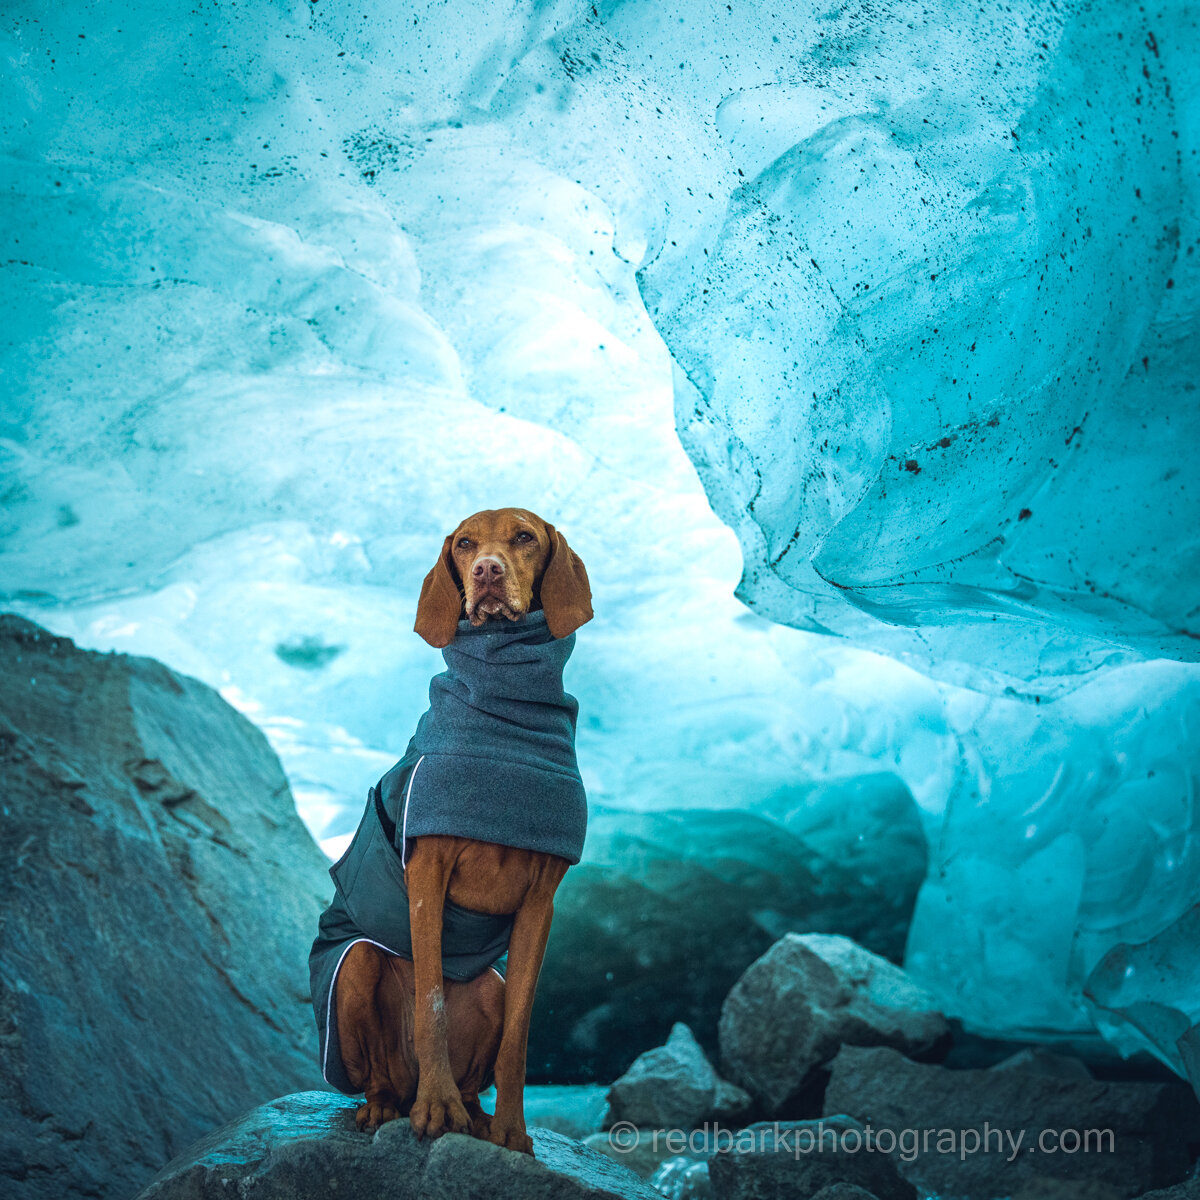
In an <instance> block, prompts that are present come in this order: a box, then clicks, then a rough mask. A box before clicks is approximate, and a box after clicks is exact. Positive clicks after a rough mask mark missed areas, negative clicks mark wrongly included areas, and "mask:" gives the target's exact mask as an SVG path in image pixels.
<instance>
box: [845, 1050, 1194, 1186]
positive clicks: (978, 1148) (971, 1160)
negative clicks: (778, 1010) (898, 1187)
mask: <svg viewBox="0 0 1200 1200" xmlns="http://www.w3.org/2000/svg"><path fill="white" fill-rule="evenodd" d="M825 1111H826V1112H827V1113H849V1114H850V1115H851V1116H853V1117H856V1118H857V1119H858V1120H860V1121H862V1122H863V1123H864V1125H867V1126H869V1127H871V1128H872V1129H873V1131H874V1137H875V1144H876V1145H880V1146H882V1148H884V1149H886V1150H889V1151H890V1152H891V1153H892V1154H893V1157H894V1158H895V1161H896V1165H897V1167H898V1168H899V1170H900V1172H901V1174H903V1175H904V1176H905V1177H906V1178H907V1179H909V1180H910V1181H911V1182H912V1183H914V1184H916V1185H917V1187H918V1188H923V1189H926V1190H927V1191H929V1192H933V1193H937V1194H939V1195H952V1196H956V1197H962V1198H963V1200H992V1198H993V1197H995V1196H996V1195H998V1194H1001V1193H1002V1194H1005V1195H1010V1194H1017V1193H1019V1192H1021V1191H1022V1190H1023V1191H1024V1192H1025V1193H1027V1194H1028V1195H1030V1196H1033V1195H1037V1194H1039V1192H1044V1193H1045V1194H1047V1195H1051V1194H1054V1193H1055V1192H1056V1191H1063V1187H1062V1186H1061V1185H1067V1186H1073V1187H1074V1189H1076V1191H1077V1192H1086V1190H1087V1188H1088V1187H1090V1188H1091V1194H1092V1195H1094V1196H1095V1197H1096V1200H1100V1197H1101V1196H1102V1195H1103V1196H1105V1197H1107V1196H1112V1197H1117V1198H1127V1197H1133V1196H1139V1195H1141V1194H1142V1193H1143V1192H1144V1191H1146V1190H1148V1189H1149V1188H1153V1187H1163V1186H1166V1185H1168V1184H1173V1183H1177V1182H1178V1181H1179V1180H1181V1179H1182V1178H1183V1177H1184V1176H1185V1175H1186V1174H1187V1171H1188V1168H1189V1166H1190V1165H1191V1159H1192V1154H1191V1151H1190V1149H1189V1147H1192V1146H1195V1145H1196V1143H1197V1141H1198V1140H1200V1104H1197V1102H1196V1098H1195V1097H1194V1096H1193V1095H1192V1092H1191V1089H1190V1088H1188V1087H1187V1086H1186V1085H1185V1084H1182V1083H1174V1082H1171V1083H1144V1082H1120V1083H1112V1082H1101V1081H1098V1080H1091V1079H1078V1078H1070V1077H1068V1076H1066V1075H1062V1074H1060V1075H1051V1074H1046V1073H1045V1072H1044V1071H1043V1070H1041V1069H1039V1068H1038V1066H1037V1065H1036V1064H1035V1065H1034V1066H1033V1067H1031V1068H1030V1069H1021V1067H1020V1066H1017V1067H1016V1068H1015V1069H1014V1068H1013V1067H1012V1065H1011V1064H1009V1067H1008V1069H1005V1070H996V1069H991V1070H986V1071H982V1070H964V1071H951V1070H947V1069H946V1068H944V1067H939V1066H934V1065H931V1064H923V1063H915V1062H912V1061H911V1060H909V1059H907V1058H905V1057H904V1056H903V1055H901V1054H898V1053H897V1052H896V1051H894V1050H888V1049H882V1048H873V1049H867V1048H861V1047H855V1046H847V1047H845V1048H843V1050H842V1051H841V1053H840V1054H838V1056H837V1058H836V1059H835V1060H834V1062H833V1071H832V1076H831V1078H830V1081H829V1086H828V1088H827V1089H826V1092H825ZM889 1131H890V1132H889ZM926 1131H928V1136H926ZM1064 1194H1065V1193H1064Z"/></svg>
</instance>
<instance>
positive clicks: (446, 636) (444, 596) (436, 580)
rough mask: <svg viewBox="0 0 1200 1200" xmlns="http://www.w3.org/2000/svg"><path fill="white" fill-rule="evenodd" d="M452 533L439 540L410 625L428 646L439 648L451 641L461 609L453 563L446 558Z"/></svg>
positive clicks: (448, 554) (459, 593) (460, 595)
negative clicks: (415, 617)
mask: <svg viewBox="0 0 1200 1200" xmlns="http://www.w3.org/2000/svg"><path fill="white" fill-rule="evenodd" d="M453 537H454V535H453V534H450V536H449V537H447V538H446V540H445V541H444V542H443V543H442V552H441V554H439V555H438V560H437V562H435V563H434V564H433V570H431V571H430V572H429V574H428V575H426V576H425V582H424V583H423V584H421V599H420V600H418V601H417V620H416V624H415V625H414V626H413V628H414V629H415V630H416V631H417V632H418V633H419V634H420V635H421V636H422V637H423V638H424V639H425V640H426V641H427V642H428V643H429V644H430V645H431V646H436V647H437V648H438V649H439V650H441V649H443V648H444V647H446V646H448V645H450V643H451V642H452V641H454V635H455V633H457V632H458V617H459V613H461V612H462V593H461V592H460V591H459V590H458V580H457V579H456V578H455V572H454V562H453V560H452V559H451V557H450V542H451V540H452V539H453Z"/></svg>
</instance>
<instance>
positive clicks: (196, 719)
mask: <svg viewBox="0 0 1200 1200" xmlns="http://www.w3.org/2000/svg"><path fill="white" fill-rule="evenodd" d="M0 763H2V764H3V785H2V789H3V790H2V794H0V874H3V877H4V879H5V882H6V886H5V888H4V889H3V891H2V892H0V1029H2V1030H3V1035H2V1036H0V1080H2V1081H3V1082H2V1083H0V1192H2V1193H3V1194H4V1195H5V1196H6V1197H12V1198H13V1200H61V1197H63V1196H88V1197H99V1198H102V1200H103V1198H109V1197H111V1198H112V1200H127V1198H128V1197H129V1196H130V1195H131V1194H132V1193H133V1192H134V1191H135V1190H136V1189H137V1188H138V1187H140V1186H141V1185H142V1184H143V1183H145V1181H146V1180H147V1179H148V1178H149V1177H150V1176H151V1175H152V1174H153V1173H154V1171H155V1170H157V1169H158V1168H159V1167H160V1166H161V1165H162V1164H163V1163H164V1162H166V1161H167V1160H168V1159H170V1158H171V1157H172V1156H173V1155H175V1154H177V1153H178V1152H179V1151H180V1150H181V1149H182V1148H183V1147H184V1146H186V1145H187V1144H188V1143H189V1142H191V1141H192V1140H194V1139H195V1138H196V1137H197V1136H199V1135H200V1134H201V1133H203V1132H204V1131H205V1130H207V1129H211V1128H212V1127H213V1126H214V1125H218V1124H220V1123H222V1122H223V1121H226V1120H228V1119H229V1117H230V1116H231V1115H233V1114H234V1113H237V1112H239V1111H242V1110H244V1109H245V1108H246V1107H247V1106H248V1105H251V1104H256V1103H260V1102H262V1101H263V1100H264V1099H267V1098H269V1097H270V1096H275V1095H279V1094H280V1093H281V1092H285V1091H291V1090H294V1089H295V1088H296V1087H298V1086H299V1087H308V1086H314V1085H317V1084H318V1083H319V1081H320V1079H319V1075H318V1073H317V1071H316V1067H315V1041H316V1036H315V1032H316V1031H315V1027H314V1025H313V1018H312V1010H311V1007H310V1005H309V1001H308V996H307V980H306V968H305V961H306V956H307V952H308V948H309V944H310V943H311V940H312V937H313V935H314V932H315V930H316V922H317V917H318V914H319V912H320V910H321V907H322V903H323V897H324V895H325V893H326V892H327V890H328V887H329V881H328V876H327V875H326V863H325V860H324V857H323V855H322V854H321V852H320V850H319V849H318V848H317V846H316V845H315V843H314V842H313V840H312V838H311V837H310V836H309V834H308V833H307V831H306V830H305V828H304V826H303V825H302V824H301V822H300V819H299V818H298V816H297V815H296V810H295V806H294V804H293V802H292V797H291V794H290V793H289V791H288V786H287V781H286V780H285V778H284V775H283V772H282V770H281V769H280V766H279V762H278V761H277V759H276V757H275V755H274V754H273V753H272V751H271V749H270V747H269V746H268V745H267V742H266V739H265V738H264V737H263V735H262V734H261V733H260V732H259V731H258V730H257V729H256V728H255V727H254V726H253V725H251V723H250V722H249V721H247V720H246V719H245V718H243V717H241V716H239V715H238V713H237V712H235V711H234V709H232V708H231V707H230V706H229V705H228V704H226V703H225V701H224V700H222V699H221V697H220V696H219V695H217V693H216V692H214V691H213V690H212V689H211V688H209V687H206V686H205V685H204V684H201V683H198V682H197V681H196V680H194V679H188V678H185V677H184V676H181V675H177V674H175V673H174V672H172V671H170V670H168V669H167V668H166V667H164V666H162V665H161V664H159V663H157V662H154V661H152V660H150V659H144V658H128V657H125V656H122V655H104V654H93V653H89V652H86V651H82V650H79V649H77V648H76V647H75V646H74V645H73V644H72V643H71V642H70V641H68V640H67V639H65V638H57V637H53V636H51V635H50V634H48V633H46V632H45V631H43V630H41V629H39V628H38V627H37V626H35V625H33V624H31V623H29V622H28V621H24V620H21V619H20V618H17V617H13V616H4V617H0Z"/></svg>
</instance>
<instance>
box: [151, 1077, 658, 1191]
mask: <svg viewBox="0 0 1200 1200" xmlns="http://www.w3.org/2000/svg"><path fill="white" fill-rule="evenodd" d="M530 1132H531V1135H532V1137H533V1145H534V1155H533V1157H532V1158H531V1157H529V1156H528V1155H525V1154H517V1153H514V1152H513V1151H511V1150H501V1149H500V1148H499V1147H498V1146H493V1145H491V1144H490V1143H488V1142H482V1141H478V1140H476V1139H475V1138H471V1137H467V1136H466V1135H463V1134H453V1133H452V1134H447V1135H446V1136H445V1137H441V1138H438V1139H437V1140H436V1141H434V1142H429V1141H426V1142H418V1141H417V1139H416V1137H415V1136H414V1135H413V1132H412V1127H411V1126H410V1125H409V1123H408V1122H407V1121H404V1120H400V1121H390V1122H388V1124H386V1125H384V1126H382V1127H381V1128H380V1129H379V1130H378V1132H376V1133H374V1134H369V1133H360V1132H359V1131H358V1130H357V1129H356V1128H355V1125H354V1104H353V1102H352V1101H349V1100H347V1099H346V1098H345V1097H344V1096H335V1095H332V1094H331V1093H329V1092H301V1093H299V1094H297V1095H293V1096H284V1097H282V1098H280V1099H278V1100H273V1101H271V1103H269V1104H264V1105H262V1106H261V1107H259V1108H256V1109H254V1110H253V1111H251V1112H248V1113H246V1114H245V1115H244V1116H242V1117H239V1118H238V1119H237V1120H236V1121H231V1122H230V1123H229V1124H228V1125H226V1126H225V1127H224V1128H222V1129H218V1130H217V1131H216V1132H214V1133H210V1134H209V1135H208V1136H207V1137H205V1138H203V1139H201V1140H200V1141H199V1142H197V1143H196V1145H194V1146H192V1147H191V1148H190V1149H189V1150H188V1151H187V1152H186V1153H184V1154H182V1155H180V1157H179V1158H177V1159H175V1161H174V1162H172V1163H170V1164H168V1165H167V1166H166V1167H164V1168H163V1170H162V1171H160V1172H159V1174H158V1175H157V1176H156V1177H155V1178H154V1179H153V1180H152V1181H151V1183H150V1185H149V1186H148V1187H147V1188H146V1189H145V1191H143V1192H142V1193H141V1194H140V1196H139V1197H138V1200H233V1198H234V1197H236V1198H237V1200H378V1198H379V1197H385V1196H386V1197H387V1200H474V1198H478V1200H604V1198H607V1197H613V1198H617V1197H620V1198H622V1200H661V1197H659V1195H658V1193H656V1192H655V1191H653V1190H652V1189H651V1188H650V1187H649V1186H648V1185H647V1184H645V1183H643V1182H642V1181H641V1180H640V1179H638V1177H637V1176H636V1175H634V1174H633V1173H632V1172H631V1171H628V1170H626V1169H625V1168H624V1167H622V1166H620V1165H618V1164H617V1163H615V1162H613V1161H612V1160H611V1159H609V1158H606V1157H605V1156H604V1155H602V1154H598V1153H596V1152H595V1151H594V1150H590V1149H588V1147H586V1146H584V1145H582V1144H581V1143H579V1142H576V1141H572V1140H571V1139H570V1138H566V1137H563V1135H562V1134H558V1133H554V1132H552V1131H550V1130H547V1129H536V1128H535V1129H532V1130H531V1131H530Z"/></svg>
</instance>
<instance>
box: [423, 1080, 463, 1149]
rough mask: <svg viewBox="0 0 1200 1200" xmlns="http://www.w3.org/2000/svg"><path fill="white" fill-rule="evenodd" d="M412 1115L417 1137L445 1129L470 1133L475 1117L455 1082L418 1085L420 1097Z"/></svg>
mask: <svg viewBox="0 0 1200 1200" xmlns="http://www.w3.org/2000/svg"><path fill="white" fill-rule="evenodd" d="M408 1119H409V1121H410V1122H411V1124H412V1128H413V1133H415V1134H416V1135H417V1140H418V1141H419V1140H420V1139H421V1138H424V1137H429V1138H436V1137H441V1136H442V1134H443V1133H468V1132H470V1129H471V1119H470V1117H468V1116H467V1110H466V1109H465V1108H464V1107H463V1102H462V1097H461V1096H460V1095H459V1094H458V1088H456V1087H455V1086H454V1084H453V1083H451V1084H450V1085H449V1087H437V1086H431V1087H428V1088H425V1087H421V1086H420V1085H418V1087H417V1098H416V1099H415V1100H414V1101H413V1106H412V1108H411V1109H410V1110H409V1113H408Z"/></svg>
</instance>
